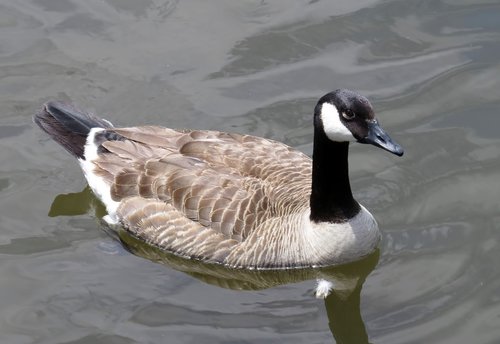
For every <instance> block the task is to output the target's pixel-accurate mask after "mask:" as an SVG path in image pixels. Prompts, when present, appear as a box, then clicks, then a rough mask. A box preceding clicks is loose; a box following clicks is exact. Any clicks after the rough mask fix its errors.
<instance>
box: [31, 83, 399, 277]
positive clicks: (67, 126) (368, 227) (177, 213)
mask: <svg viewBox="0 0 500 344" xmlns="http://www.w3.org/2000/svg"><path fill="white" fill-rule="evenodd" d="M34 121H35V123H37V124H38V125H39V126H40V128H41V129H42V130H44V131H45V132H47V133H48V134H49V135H50V136H51V137H52V138H53V139H54V140H55V141H57V142H58V143H60V144H61V145H62V146H63V147H64V148H65V149H66V150H68V151H69V152H70V153H72V154H73V155H74V156H75V157H76V158H78V160H79V162H80V165H81V167H82V169H83V172H84V174H85V177H86V179H87V181H88V183H89V186H90V187H91V188H92V190H93V191H94V193H95V194H96V195H97V196H98V198H99V199H101V201H102V202H103V203H104V205H105V206H106V208H107V211H108V216H106V218H105V220H106V221H107V222H108V223H109V224H111V225H114V226H119V227H122V228H124V229H125V230H126V231H128V232H130V233H131V234H132V235H133V236H135V237H137V238H138V239H140V240H142V241H145V242H146V243H148V244H150V245H154V246H157V247H159V248H161V249H162V250H165V251H168V252H171V253H174V254H176V255H179V256H182V257H186V258H193V259H198V260H201V261H205V262H209V263H219V264H224V265H227V266H230V267H236V268H259V269H266V268H267V269H280V268H298V267H311V266H326V265H334V264H341V263H346V262H349V261H353V260H356V259H359V258H361V257H364V256H366V255H368V254H369V253H371V252H372V251H373V250H374V249H375V248H376V247H377V244H378V242H379V238H380V233H379V230H378V226H377V223H376V221H375V219H374V218H373V216H372V215H371V214H370V213H369V212H368V211H367V210H366V209H365V208H364V207H363V206H361V205H359V203H358V202H356V201H355V200H354V198H353V197H352V193H351V189H350V184H349V177H348V163H347V154H348V146H349V142H353V141H358V142H361V143H371V144H374V145H376V146H379V147H381V148H383V149H385V150H388V151H390V152H392V153H394V154H397V155H402V154H403V151H402V149H401V147H400V146H399V145H397V144H396V143H395V142H393V141H392V140H391V139H390V138H389V136H388V135H387V134H386V133H385V132H384V131H383V130H382V129H381V128H380V127H379V126H378V122H377V120H376V119H375V117H374V114H373V109H372V107H371V105H370V103H369V102H368V100H367V99H366V98H364V97H362V96H360V95H358V94H357V93H354V92H352V91H349V90H337V91H335V92H332V93H329V94H327V95H325V96H324V97H322V98H320V100H319V101H318V104H317V105H316V108H315V111H314V130H315V134H314V151H313V159H312V160H311V159H310V158H309V157H308V156H306V155H305V154H303V153H301V152H299V151H297V150H294V149H292V148H291V147H288V146H286V145H285V144H283V143H280V142H276V141H273V140H269V139H265V138H260V137H255V136H250V135H241V134H232V133H224V132H217V131H204V130H174V129H169V128H163V127H157V126H143V127H130V128H115V127H113V125H111V123H110V122H108V121H106V120H103V119H100V118H98V117H95V116H92V115H89V114H86V113H82V112H79V111H78V110H76V109H74V108H73V107H71V106H69V105H66V104H63V103H59V102H49V103H47V104H45V106H44V108H43V109H42V111H41V112H39V113H38V114H36V115H35V116H34Z"/></svg>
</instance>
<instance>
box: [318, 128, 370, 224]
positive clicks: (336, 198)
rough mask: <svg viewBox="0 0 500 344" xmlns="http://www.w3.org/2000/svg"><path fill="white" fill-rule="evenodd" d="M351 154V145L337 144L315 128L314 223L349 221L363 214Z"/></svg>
mask: <svg viewBox="0 0 500 344" xmlns="http://www.w3.org/2000/svg"><path fill="white" fill-rule="evenodd" d="M348 152H349V142H333V141H331V140H329V139H328V138H327V137H326V134H325V133H324V131H323V130H322V129H318V128H315V132H314V148H313V170H312V190H311V201H310V206H311V216H310V219H311V221H314V222H336V223H340V222H346V221H347V220H348V219H350V218H352V217H353V216H355V215H356V214H357V213H358V212H359V211H360V209H361V208H360V205H359V204H358V202H356V201H355V200H354V198H353V196H352V192H351V185H350V183H349V166H348V161H347V155H348Z"/></svg>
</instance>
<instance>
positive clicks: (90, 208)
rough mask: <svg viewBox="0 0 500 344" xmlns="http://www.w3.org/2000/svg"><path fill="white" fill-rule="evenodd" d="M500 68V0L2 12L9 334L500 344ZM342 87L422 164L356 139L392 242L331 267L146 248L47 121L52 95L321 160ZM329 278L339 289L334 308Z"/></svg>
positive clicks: (361, 188) (59, 0)
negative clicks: (112, 227) (326, 122)
mask: <svg viewBox="0 0 500 344" xmlns="http://www.w3.org/2000/svg"><path fill="white" fill-rule="evenodd" d="M499 61H500V2H499V1H472V0H469V1H467V0H462V1H460V0H458V1H451V0H450V1H445V0H443V1H413V0H412V1H410V0H406V1H370V0H367V1H358V2H352V1H309V2H307V1H298V0H295V1H288V0H287V1H284V0H281V1H273V2H269V3H268V2H265V1H219V2H217V5H214V3H213V2H210V3H209V2H208V1H162V0H143V1H133V0H91V1H76V0H68V1H65V0H19V1H9V0H0V160H1V161H2V163H1V167H0V343H79V344H83V343H112V344H113V343H194V342H196V343H283V342H287V343H324V342H334V341H337V342H338V343H366V342H367V341H368V340H369V341H370V342H372V343H498V342H500V268H499V264H498V262H499V261H500V243H499V239H500V211H499V210H500V160H499V156H500V131H499V127H500V116H499V114H498V112H499V109H500V91H499V90H500V62H499ZM340 87H345V88H354V89H357V90H359V91H360V92H361V93H363V94H365V95H366V96H368V97H369V98H370V99H371V100H372V101H373V103H374V105H375V108H376V110H377V112H378V115H379V118H380V120H381V122H382V123H383V125H384V127H385V128H386V129H387V130H388V131H389V132H390V133H391V134H392V136H393V137H394V138H395V139H396V140H397V141H399V142H400V143H401V144H402V145H403V146H404V147H405V149H406V154H405V156H404V157H403V158H401V159H398V158H397V157H394V156H391V155H389V154H387V153H385V152H383V151H380V150H377V149H374V148H372V147H366V146H363V147H362V146H359V145H358V146H355V145H353V146H352V149H351V158H350V161H351V176H352V184H353V189H354V190H355V194H356V197H357V198H358V199H359V200H360V201H361V202H362V203H363V204H364V205H365V206H367V207H368V208H369V209H370V210H371V211H372V212H373V214H374V215H375V217H376V218H377V220H378V221H379V224H380V227H381V229H382V231H383V241H382V243H381V246H380V251H379V252H378V253H375V255H373V256H371V257H369V258H368V259H367V260H365V261H362V262H360V263H357V264H353V265H351V266H347V267H344V268H341V269H326V270H325V271H315V272H311V271H303V272H297V273H292V274H275V275H273V274H271V275H269V274H248V275H244V274H241V275H232V274H231V273H230V272H228V271H225V270H224V269H222V270H220V271H219V270H217V269H214V270H213V271H209V272H210V273H211V276H207V275H206V274H207V271H206V269H205V268H204V267H202V266H201V267H200V266H191V265H189V264H187V263H185V262H182V261H181V262H179V261H176V260H175V259H174V260H172V259H171V257H165V256H162V255H161V254H159V253H158V252H148V251H147V250H146V251H145V250H144V249H143V248H142V247H141V246H140V245H137V243H134V242H131V241H128V242H129V244H130V245H131V246H132V249H133V250H134V251H136V253H137V255H133V254H131V253H129V252H128V251H126V250H125V249H124V248H123V247H122V246H121V245H120V244H119V243H118V241H116V240H115V239H113V238H112V237H110V236H109V235H107V234H106V232H105V231H104V230H102V227H101V226H100V224H99V220H98V218H99V216H100V215H102V209H101V208H100V207H99V205H98V203H97V202H96V200H95V199H94V198H93V197H92V196H91V194H90V193H89V192H88V190H86V189H85V182H84V179H83V177H82V175H81V173H80V171H79V168H78V166H77V164H76V163H75V162H74V161H73V160H72V159H71V157H70V156H69V155H68V154H66V153H65V152H64V151H63V150H62V149H61V148H60V147H58V146H57V145H56V144H54V143H53V142H51V141H50V140H49V139H48V138H47V137H46V136H44V135H43V134H42V133H41V132H39V131H38V130H37V129H35V128H34V126H33V125H32V124H31V116H32V114H33V113H34V112H35V111H37V109H39V108H40V105H41V104H42V103H43V102H45V101H47V100H49V99H54V98H57V99H61V100H64V101H69V102H72V103H75V104H77V105H78V106H80V107H82V108H85V109H89V110H91V111H94V112H96V113H99V114H103V115H105V116H106V117H107V118H109V119H110V120H112V121H113V122H115V123H118V124H122V125H134V124H164V125H168V126H171V127H196V128H208V129H220V130H226V131H237V132H243V133H250V134H254V135H261V136H266V137H270V138H273V139H277V140H280V141H284V142H286V143H288V144H290V145H292V146H294V147H296V148H298V149H300V150H302V151H304V152H306V153H308V154H309V153H310V152H311V148H312V146H311V139H312V126H311V114H312V108H313V106H314V103H315V101H316V99H317V98H318V97H319V96H321V95H323V94H324V93H326V92H327V91H330V90H333V89H336V88H340ZM82 190H83V192H81V191H82ZM122 239H123V240H125V241H127V240H128V239H127V238H126V237H124V238H122ZM141 255H142V256H144V255H146V256H148V257H149V258H150V259H153V260H160V261H162V262H163V263H168V264H171V265H174V266H175V268H176V269H180V270H183V271H184V270H188V271H189V273H184V272H180V271H177V270H175V269H173V268H171V267H166V266H164V265H163V264H157V263H153V262H151V261H150V260H147V259H144V258H142V257H140V256H141ZM370 272H371V273H370ZM318 276H319V277H325V278H331V279H333V280H335V281H336V286H337V291H336V292H335V293H334V294H333V295H332V296H331V297H329V298H328V299H327V300H326V301H323V300H317V299H315V298H314V297H313V295H312V292H313V289H314V285H315V281H314V279H315V278H316V277H318ZM291 282H293V283H291ZM363 282H364V283H363ZM221 286H222V287H221ZM361 287H362V289H361ZM248 289H251V290H248Z"/></svg>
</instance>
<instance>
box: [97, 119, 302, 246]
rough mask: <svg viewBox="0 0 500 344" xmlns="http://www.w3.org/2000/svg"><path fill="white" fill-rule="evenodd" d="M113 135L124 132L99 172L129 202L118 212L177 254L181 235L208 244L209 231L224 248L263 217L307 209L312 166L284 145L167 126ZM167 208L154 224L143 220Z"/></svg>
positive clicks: (107, 150)
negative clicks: (154, 210)
mask: <svg viewBox="0 0 500 344" xmlns="http://www.w3.org/2000/svg"><path fill="white" fill-rule="evenodd" d="M106 131H107V132H111V131H112V132H114V133H116V134H118V135H117V137H116V138H117V139H116V140H111V141H103V142H102V143H101V145H102V149H101V151H102V153H101V154H100V155H99V158H98V159H97V160H96V161H94V163H95V165H96V172H98V173H99V174H100V175H101V176H103V177H104V178H105V179H106V180H107V182H108V183H109V184H110V185H111V192H112V198H113V199H114V200H115V201H120V202H122V203H123V204H122V206H120V208H119V215H120V216H121V218H122V219H123V222H124V225H125V226H127V227H129V228H128V229H129V230H132V231H135V232H136V234H139V232H141V233H142V234H140V235H139V236H142V237H143V239H145V240H146V241H149V242H152V241H154V242H155V243H156V244H158V245H159V246H162V247H164V248H169V249H172V250H173V251H178V250H177V249H175V248H174V247H173V245H172V243H171V241H172V240H173V238H176V237H179V236H182V237H184V238H185V239H186V238H190V237H192V238H191V239H190V240H196V241H198V243H197V244H196V245H197V246H201V244H200V242H199V241H200V240H201V239H200V238H196V236H200V235H202V233H203V235H204V237H203V238H204V240H205V239H206V240H208V239H207V238H212V239H210V240H214V242H218V243H219V244H222V242H225V245H226V244H227V245H229V243H230V242H232V243H233V244H234V243H237V242H241V241H243V240H244V239H245V238H246V237H248V235H249V234H250V233H251V232H252V231H253V230H254V229H255V228H256V227H257V226H258V225H259V224H260V223H262V222H263V221H264V220H267V219H269V218H272V217H278V216H282V215H283V214H289V213H293V212H298V211H302V210H304V209H305V208H306V207H307V206H308V197H309V194H310V183H311V181H310V180H311V161H310V159H309V158H308V157H307V156H306V155H304V154H302V153H301V152H298V151H295V150H293V149H291V148H290V147H288V146H286V145H284V144H281V143H278V142H274V141H271V140H267V139H263V138H257V137H254V136H248V135H238V134H226V133H220V132H213V131H176V130H172V129H167V128H160V127H137V128H126V129H108V130H106ZM107 136H109V135H107ZM292 195H293V196H292ZM137 196H140V197H137ZM131 200H133V202H132V201H131ZM158 201H161V202H160V203H158ZM131 202H132V203H131ZM131 204H133V206H131ZM160 205H161V206H160ZM148 207H150V208H148ZM158 207H159V208H158ZM160 208H161V215H160V212H158V214H157V215H155V217H153V218H154V221H156V222H154V226H153V225H152V224H151V223H149V224H147V225H146V224H145V222H144V220H140V219H141V218H142V219H145V218H148V219H149V217H148V216H149V215H147V213H148V211H149V212H151V209H156V210H158V209H160ZM147 209H149V210H147ZM141 221H142V222H141ZM148 221H149V220H148ZM180 222H182V225H181V224H180ZM186 226H187V227H186ZM167 227H168V228H169V229H167ZM184 227H185V228H189V230H182V229H181V228H184ZM147 228H150V229H149V231H150V232H149V233H145V232H144V231H145V230H147ZM153 228H154V232H155V234H154V235H153V234H151V233H152V232H151V231H153ZM175 228H177V229H175ZM174 233H175V235H174ZM181 233H184V234H181ZM188 234H189V235H188ZM218 235H219V236H220V235H222V238H221V237H218ZM153 236H154V237H155V238H156V239H153V238H152V237H153ZM160 237H161V238H163V239H160ZM195 238H196V239H195ZM217 238H218V239H217ZM229 239H232V241H230V242H227V241H225V240H229ZM161 240H163V241H162V243H161V244H160V243H159V242H160V241H161ZM165 240H166V241H165ZM169 240H170V242H169ZM207 245H208V246H213V245H209V244H208V243H206V244H205V246H207ZM174 246H177V245H174ZM183 246H184V247H185V249H183V248H182V247H183ZM179 249H180V250H181V251H179V252H180V253H181V254H185V255H190V256H193V255H195V256H200V255H201V256H203V255H204V254H201V253H200V252H198V254H193V253H189V252H188V250H189V245H187V246H186V245H185V244H183V245H180V246H179ZM222 251H223V250H222Z"/></svg>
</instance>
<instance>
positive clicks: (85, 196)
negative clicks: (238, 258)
mask: <svg viewBox="0 0 500 344" xmlns="http://www.w3.org/2000/svg"><path fill="white" fill-rule="evenodd" d="M91 211H94V212H95V214H96V216H97V217H98V218H102V217H103V216H104V215H106V210H105V208H104V206H103V205H102V204H101V203H100V201H99V200H98V199H97V198H96V197H95V196H94V194H93V193H92V191H91V190H90V188H89V187H86V188H85V189H84V190H83V191H81V192H77V193H70V194H61V195H58V196H57V197H56V198H55V199H54V201H53V202H52V205H51V208H50V211H49V216H52V217H55V216H75V215H82V214H85V213H88V212H91ZM103 228H104V229H105V230H106V232H107V233H108V234H110V235H111V236H113V237H114V238H116V239H117V240H119V241H120V242H121V243H122V244H123V245H124V246H125V248H127V249H128V250H129V251H130V252H132V253H133V254H135V255H137V256H140V257H143V258H146V259H149V260H151V261H154V262H157V263H160V264H164V265H166V266H168V267H171V268H173V269H175V270H178V271H182V272H184V273H186V274H188V275H190V276H192V277H194V278H196V279H199V280H201V281H203V282H205V283H208V284H211V285H215V286H218V287H221V288H227V289H233V290H260V289H266V288H272V287H276V286H279V285H284V284H289V283H298V282H302V281H307V280H314V279H316V280H326V281H329V282H331V283H332V284H333V290H332V291H331V292H330V295H329V296H328V297H327V298H326V299H325V307H326V312H327V315H328V321H329V327H330V330H331V331H332V335H333V337H334V338H335V341H336V342H337V343H368V335H367V333H366V329H365V325H364V322H363V319H362V318H361V313H360V293H361V288H362V286H363V283H364V281H365V279H366V277H367V276H368V274H369V273H370V272H371V271H372V270H373V269H374V267H375V266H376V265H377V262H378V258H379V251H378V250H377V251H376V252H374V253H373V254H371V255H369V256H367V257H365V258H364V259H362V260H360V261H357V262H354V263H350V264H345V265H342V266H336V267H326V268H316V269H312V268H309V269H294V270H274V271H273V270H259V271H257V270H243V269H232V268H227V267H225V266H222V265H216V264H205V263H202V262H200V261H196V260H190V259H185V258H181V257H177V256H175V255H173V254H171V253H167V252H164V251H162V250H159V249H158V248H156V247H152V246H149V245H147V244H145V243H144V242H142V241H140V240H138V239H136V238H135V237H133V236H132V235H130V234H129V233H128V232H126V231H124V230H118V231H113V230H111V229H109V228H108V227H106V226H103Z"/></svg>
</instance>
